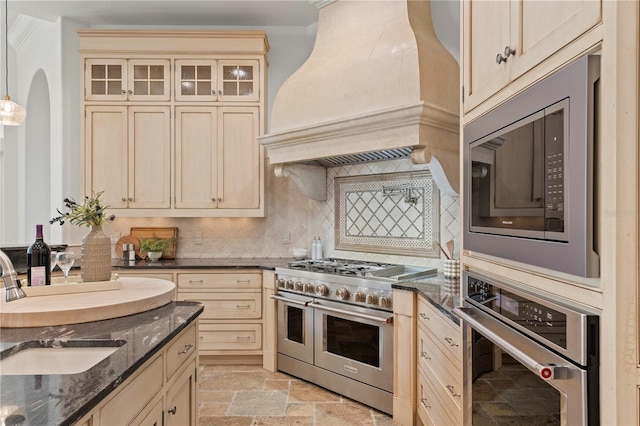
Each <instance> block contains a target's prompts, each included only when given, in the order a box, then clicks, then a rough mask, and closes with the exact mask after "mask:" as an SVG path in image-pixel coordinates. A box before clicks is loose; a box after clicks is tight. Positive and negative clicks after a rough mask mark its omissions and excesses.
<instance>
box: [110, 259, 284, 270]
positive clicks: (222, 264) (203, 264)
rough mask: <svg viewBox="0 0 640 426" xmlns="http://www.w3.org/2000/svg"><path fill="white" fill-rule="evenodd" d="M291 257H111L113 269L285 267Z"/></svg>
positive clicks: (267, 268)
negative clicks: (132, 260) (133, 258)
mask: <svg viewBox="0 0 640 426" xmlns="http://www.w3.org/2000/svg"><path fill="white" fill-rule="evenodd" d="M289 262H293V258H291V259H288V258H251V259H250V258H223V257H220V258H201V259H192V258H178V259H160V260H158V261H156V262H149V261H146V260H137V261H135V262H130V261H128V260H122V259H113V261H112V263H111V264H112V265H113V268H114V269H266V270H274V269H275V268H277V267H286V266H288V264H289Z"/></svg>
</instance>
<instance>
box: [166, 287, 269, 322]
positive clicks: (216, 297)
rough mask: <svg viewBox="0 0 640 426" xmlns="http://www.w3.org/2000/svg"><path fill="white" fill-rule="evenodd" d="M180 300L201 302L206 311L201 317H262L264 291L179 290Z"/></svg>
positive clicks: (207, 318) (213, 318) (210, 318)
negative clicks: (184, 291) (189, 291)
mask: <svg viewBox="0 0 640 426" xmlns="http://www.w3.org/2000/svg"><path fill="white" fill-rule="evenodd" d="M178 300H188V301H193V302H200V303H202V305H203V306H204V312H203V313H202V316H201V317H200V319H203V320H218V319H260V318H261V317H262V293H261V292H247V293H217V292H209V293H204V292H194V293H180V292H178Z"/></svg>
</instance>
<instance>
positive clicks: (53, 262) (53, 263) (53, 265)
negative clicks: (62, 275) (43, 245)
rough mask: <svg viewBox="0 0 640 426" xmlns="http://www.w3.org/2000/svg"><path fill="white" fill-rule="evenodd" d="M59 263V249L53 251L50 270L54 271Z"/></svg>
mask: <svg viewBox="0 0 640 426" xmlns="http://www.w3.org/2000/svg"><path fill="white" fill-rule="evenodd" d="M57 264H58V252H57V251H52V252H51V262H50V263H49V271H50V272H53V270H54V269H56V265H57Z"/></svg>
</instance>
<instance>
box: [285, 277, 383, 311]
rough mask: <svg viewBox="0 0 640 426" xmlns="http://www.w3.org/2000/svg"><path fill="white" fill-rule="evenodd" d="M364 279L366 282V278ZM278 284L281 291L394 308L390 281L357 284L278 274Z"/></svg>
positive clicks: (376, 307)
mask: <svg viewBox="0 0 640 426" xmlns="http://www.w3.org/2000/svg"><path fill="white" fill-rule="evenodd" d="M363 281H365V282H366V280H363ZM357 284H361V283H357ZM362 284H364V283H362ZM276 285H277V287H278V290H280V291H285V292H292V293H298V294H303V295H308V296H310V297H318V298H323V299H329V300H334V301H337V302H345V303H350V304H354V305H360V306H366V307H370V308H375V309H381V310H385V311H392V310H393V301H392V296H391V295H392V290H391V286H390V285H389V284H388V283H377V282H366V284H365V285H356V284H350V283H344V282H342V283H336V282H332V281H331V280H327V279H314V278H308V277H300V276H298V277H296V276H288V275H278V279H277V280H276Z"/></svg>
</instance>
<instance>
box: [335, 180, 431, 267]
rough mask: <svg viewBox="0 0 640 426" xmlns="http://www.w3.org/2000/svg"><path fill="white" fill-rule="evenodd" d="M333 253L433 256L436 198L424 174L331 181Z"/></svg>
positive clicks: (429, 181)
mask: <svg viewBox="0 0 640 426" xmlns="http://www.w3.org/2000/svg"><path fill="white" fill-rule="evenodd" d="M335 203H336V204H335V223H336V224H337V225H338V226H336V227H335V232H336V234H335V244H336V249H337V250H352V251H363V252H375V253H388V254H402V255H411V256H416V257H439V255H440V254H439V252H438V250H437V246H436V244H435V242H436V241H438V237H439V234H438V232H439V228H440V226H439V221H438V218H439V213H440V194H439V191H438V189H437V187H436V186H435V183H434V182H433V179H432V177H431V174H430V173H429V172H428V171H426V170H425V171H419V172H402V173H388V174H378V175H366V176H352V177H336V178H335Z"/></svg>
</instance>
